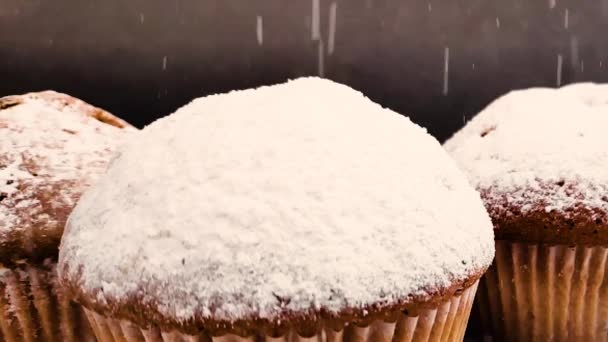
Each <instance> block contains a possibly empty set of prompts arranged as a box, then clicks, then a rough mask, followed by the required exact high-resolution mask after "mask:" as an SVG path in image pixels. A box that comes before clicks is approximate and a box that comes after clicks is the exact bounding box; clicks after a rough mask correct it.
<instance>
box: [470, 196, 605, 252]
mask: <svg viewBox="0 0 608 342" xmlns="http://www.w3.org/2000/svg"><path fill="white" fill-rule="evenodd" d="M563 186H567V185H563ZM481 195H482V198H484V200H485V203H486V207H487V209H488V212H489V213H490V216H491V217H492V222H493V223H494V228H495V229H494V234H495V236H496V239H497V240H508V241H521V242H530V243H548V244H565V245H589V246H593V245H595V246H598V245H608V213H606V212H605V211H604V210H602V209H601V208H588V207H585V206H583V205H575V206H572V207H568V208H566V209H564V210H559V211H558V210H551V211H547V210H546V209H545V208H546V203H545V202H543V201H542V200H540V201H538V202H537V203H536V204H535V205H532V206H531V207H530V208H528V209H527V210H525V211H524V210H522V208H521V206H520V205H519V204H516V203H512V202H510V201H509V200H508V196H507V195H506V194H505V196H504V197H502V198H501V197H498V196H496V195H492V196H490V195H488V194H487V190H486V191H484V190H481ZM606 202H608V195H607V197H606Z"/></svg>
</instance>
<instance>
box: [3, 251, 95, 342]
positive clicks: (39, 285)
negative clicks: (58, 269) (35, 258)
mask: <svg viewBox="0 0 608 342" xmlns="http://www.w3.org/2000/svg"><path fill="white" fill-rule="evenodd" d="M0 341H3V342H17V341H19V342H21V341H25V342H30V341H53V342H54V341H57V342H63V341H66V342H72V341H73V342H80V341H85V342H86V341H95V336H94V335H93V332H92V330H91V328H90V325H89V323H88V320H87V319H86V316H85V315H84V312H83V310H82V308H81V307H80V306H79V305H77V304H75V303H73V302H71V301H70V300H68V299H67V297H66V296H65V295H64V293H63V291H62V290H61V288H60V287H59V284H58V283H57V277H56V276H55V264H54V263H52V262H50V261H48V260H47V261H46V262H45V263H44V264H42V265H29V264H27V263H20V264H18V265H17V266H15V267H13V268H5V267H3V266H1V265H0Z"/></svg>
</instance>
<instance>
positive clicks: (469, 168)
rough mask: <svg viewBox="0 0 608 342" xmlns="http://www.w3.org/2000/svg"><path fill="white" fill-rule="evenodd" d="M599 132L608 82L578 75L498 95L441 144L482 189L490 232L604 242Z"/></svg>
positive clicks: (602, 137)
mask: <svg viewBox="0 0 608 342" xmlns="http://www.w3.org/2000/svg"><path fill="white" fill-rule="evenodd" d="M606 132H608V85H598V84H592V83H581V84H575V85H570V86H566V87H562V88H559V89H548V88H533V89H527V90H519V91H513V92H511V93H509V94H507V95H504V96H502V97H500V98H499V99H497V100H496V101H494V102H493V103H492V104H490V105H489V106H488V107H487V108H485V109H484V110H483V111H482V112H481V113H479V114H478V115H477V116H475V117H474V118H473V119H472V120H471V121H470V122H469V123H468V124H467V125H466V127H464V128H463V129H462V130H460V131H459V132H457V133H456V134H455V135H454V136H453V137H452V138H451V139H449V140H448V141H447V142H446V143H445V144H444V147H445V148H446V150H447V151H448V152H449V153H450V154H451V155H452V156H453V157H454V159H455V160H456V161H457V163H458V164H459V165H460V166H461V167H462V169H463V170H464V171H465V173H467V174H468V176H469V178H470V181H471V182H472V184H473V185H474V186H476V187H477V189H478V190H479V191H480V192H481V194H482V197H483V198H484V201H485V203H486V206H487V208H488V210H489V212H490V215H491V216H492V219H493V220H494V224H495V227H496V228H497V231H496V234H497V238H500V237H505V238H515V239H530V240H532V241H535V240H538V239H541V240H547V241H548V242H559V243H568V242H573V241H575V240H576V241H582V242H586V243H593V242H601V241H604V242H608V169H607V166H608V139H607V135H606ZM543 231H544V232H543ZM572 239H575V240H572Z"/></svg>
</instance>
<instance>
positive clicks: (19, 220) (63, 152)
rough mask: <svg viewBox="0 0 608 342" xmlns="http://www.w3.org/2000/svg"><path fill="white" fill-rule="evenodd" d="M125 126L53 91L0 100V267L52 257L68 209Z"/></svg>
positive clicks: (98, 169) (99, 169)
mask: <svg viewBox="0 0 608 342" xmlns="http://www.w3.org/2000/svg"><path fill="white" fill-rule="evenodd" d="M127 126H128V124H126V123H125V122H124V121H122V120H120V119H118V118H116V117H114V116H113V115H111V114H109V113H107V112H105V111H103V110H101V109H99V108H95V107H93V106H91V105H88V104H86V103H84V102H82V101H80V100H78V99H75V98H73V97H70V96H68V95H65V94H60V93H56V92H53V91H45V92H39V93H30V94H25V95H18V96H8V97H3V98H0V265H1V264H9V263H11V262H14V261H17V260H19V259H28V260H31V261H35V260H37V261H40V260H43V259H45V258H52V259H54V260H56V259H57V248H58V246H59V241H60V239H61V234H62V233H63V228H64V225H65V221H66V219H67V217H68V215H69V213H70V211H71V209H72V208H73V207H74V205H75V204H76V201H77V200H78V198H79V197H80V194H81V192H82V191H83V190H84V189H85V188H86V187H88V186H89V184H90V183H91V182H92V181H93V180H94V179H95V178H96V177H97V176H98V175H99V174H100V173H102V172H103V171H104V170H105V168H106V166H107V162H108V159H109V158H110V153H111V152H112V150H113V149H114V148H115V145H116V142H117V141H118V140H119V138H120V137H121V136H122V135H123V132H122V131H123V130H122V128H125V127H127Z"/></svg>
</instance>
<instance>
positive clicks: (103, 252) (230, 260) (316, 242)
mask: <svg viewBox="0 0 608 342" xmlns="http://www.w3.org/2000/svg"><path fill="white" fill-rule="evenodd" d="M493 256H494V236H493V234H492V224H491V221H490V218H489V216H488V214H487V212H486V211H485V209H484V207H483V203H482V201H481V198H480V197H479V194H478V193H477V192H476V191H475V190H474V189H473V188H472V187H471V186H470V185H469V184H468V182H467V180H466V177H465V176H464V174H463V173H462V172H461V171H460V170H459V169H458V168H457V167H456V166H455V164H454V163H453V161H452V160H451V159H450V158H449V156H448V155H447V153H445V151H444V150H443V149H442V147H441V145H440V144H439V143H438V142H437V141H436V140H435V139H434V138H432V137H431V136H430V135H429V134H427V133H426V131H425V130H424V129H422V128H420V127H419V126H417V125H415V124H413V123H412V122H411V121H410V120H409V119H407V118H405V117H403V116H401V115H398V114H396V113H394V112H392V111H390V110H388V109H383V108H382V107H380V106H379V105H377V104H375V103H373V102H371V101H370V100H368V99H367V98H365V97H364V96H363V95H362V94H361V93H359V92H356V91H354V90H352V89H351V88H349V87H347V86H344V85H340V84H336V83H333V82H331V81H328V80H323V79H318V78H302V79H297V80H293V81H290V82H287V83H285V84H280V85H275V86H269V87H261V88H258V89H250V90H244V91H235V92H231V93H228V94H221V95H214V96H209V97H205V98H201V99H197V100H194V101H192V102H191V103H190V104H188V105H186V106H184V107H182V108H181V109H179V110H178V111H177V112H175V113H174V114H172V115H170V116H168V117H165V118H163V119H160V120H158V121H156V122H154V123H153V124H151V125H149V126H148V127H146V128H145V129H144V130H142V131H141V132H139V133H138V134H137V136H136V137H134V139H131V140H130V142H129V143H128V144H125V145H124V146H123V147H122V148H120V149H119V151H118V153H117V157H116V159H114V161H113V162H112V164H111V166H110V167H109V168H108V172H107V173H106V175H105V176H104V177H103V178H102V179H100V181H99V182H98V183H96V185H95V186H94V187H92V188H91V189H90V190H89V191H87V192H86V193H85V194H84V195H83V197H82V198H81V200H80V201H79V203H78V204H77V206H76V208H75V210H74V212H73V213H72V215H71V216H70V218H69V220H68V223H67V225H66V232H65V234H64V236H63V239H62V242H61V247H60V257H59V266H58V274H59V278H60V282H61V284H63V285H64V286H65V288H66V290H67V291H68V292H69V293H70V295H71V296H72V298H75V300H76V301H78V302H79V303H80V304H82V305H83V306H84V307H86V314H87V317H88V318H89V321H90V322H91V324H92V325H93V328H94V330H95V333H96V335H97V338H98V339H99V340H100V341H108V342H112V341H127V342H136V341H165V342H168V341H236V342H240V341H254V340H255V341H259V340H266V341H313V340H314V341H321V340H322V341H337V342H338V341H399V342H401V341H461V340H462V338H463V334H464V329H465V327H466V323H467V320H468V315H469V313H470V307H471V305H472V299H473V296H474V293H475V290H476V287H477V281H478V279H479V277H480V276H481V275H482V274H483V272H484V271H485V270H486V268H487V267H488V266H489V265H490V264H491V261H492V258H493Z"/></svg>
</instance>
